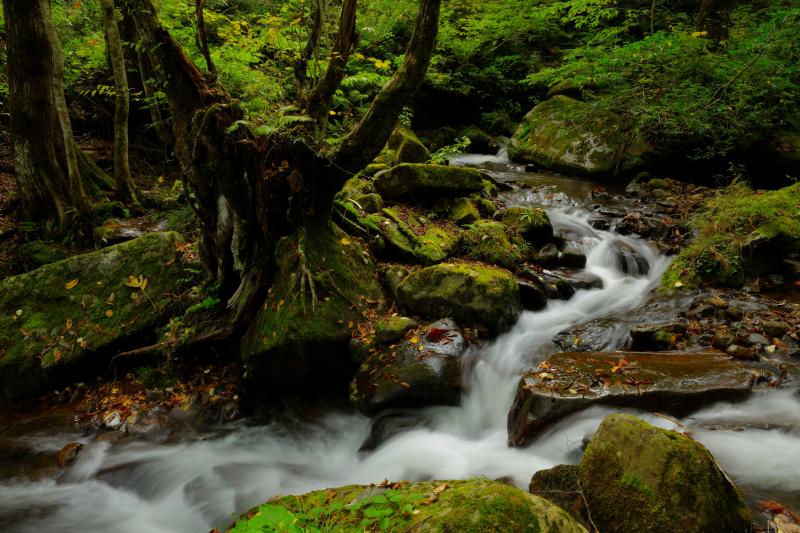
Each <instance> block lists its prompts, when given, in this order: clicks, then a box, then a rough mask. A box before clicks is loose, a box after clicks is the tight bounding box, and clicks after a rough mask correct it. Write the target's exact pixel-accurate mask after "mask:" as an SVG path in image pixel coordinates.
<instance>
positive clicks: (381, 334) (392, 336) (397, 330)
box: [375, 316, 417, 344]
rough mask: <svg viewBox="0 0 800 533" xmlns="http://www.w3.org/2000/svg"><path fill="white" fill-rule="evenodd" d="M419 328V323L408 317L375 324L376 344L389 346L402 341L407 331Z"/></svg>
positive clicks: (388, 319)
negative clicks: (391, 343)
mask: <svg viewBox="0 0 800 533" xmlns="http://www.w3.org/2000/svg"><path fill="white" fill-rule="evenodd" d="M415 327H417V321H416V320H414V319H413V318H408V317H406V316H394V317H388V318H384V319H381V320H378V321H377V322H376V323H375V343H376V344H388V343H390V342H395V341H397V340H400V339H401V338H402V337H403V335H405V333H406V331H408V330H410V329H411V328H415Z"/></svg>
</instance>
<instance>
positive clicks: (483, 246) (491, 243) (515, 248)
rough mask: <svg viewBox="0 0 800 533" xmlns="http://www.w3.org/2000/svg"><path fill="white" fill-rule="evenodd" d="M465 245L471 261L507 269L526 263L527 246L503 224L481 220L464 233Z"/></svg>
mask: <svg viewBox="0 0 800 533" xmlns="http://www.w3.org/2000/svg"><path fill="white" fill-rule="evenodd" d="M463 243H464V248H465V250H466V255H467V257H469V258H470V259H476V260H478V261H484V262H486V263H492V264H495V265H500V266H504V267H507V268H515V267H518V266H519V265H521V264H522V263H523V262H524V261H525V253H526V251H527V246H526V244H525V243H524V242H523V241H522V240H521V239H519V237H518V236H517V234H516V232H513V231H510V230H509V228H508V227H506V225H505V224H503V223H501V222H493V221H490V220H479V221H478V222H475V223H474V224H471V225H470V226H469V227H468V228H467V230H466V231H465V232H464V238H463Z"/></svg>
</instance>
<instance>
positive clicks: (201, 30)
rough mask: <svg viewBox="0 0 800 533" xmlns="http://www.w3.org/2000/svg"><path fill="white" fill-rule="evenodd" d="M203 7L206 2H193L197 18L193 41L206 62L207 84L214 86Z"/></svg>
mask: <svg viewBox="0 0 800 533" xmlns="http://www.w3.org/2000/svg"><path fill="white" fill-rule="evenodd" d="M205 5H206V0H195V15H196V16H197V33H195V39H196V41H197V47H198V48H199V49H200V52H201V53H202V54H203V58H205V60H206V68H208V84H209V85H214V84H215V83H217V67H215V66H214V62H213V61H212V60H211V50H210V48H209V47H208V32H206V19H205V16H204V14H203V10H204V8H205Z"/></svg>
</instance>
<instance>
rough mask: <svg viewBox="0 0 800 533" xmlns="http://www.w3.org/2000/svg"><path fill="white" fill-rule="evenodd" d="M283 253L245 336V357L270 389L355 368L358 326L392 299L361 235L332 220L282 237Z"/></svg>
mask: <svg viewBox="0 0 800 533" xmlns="http://www.w3.org/2000/svg"><path fill="white" fill-rule="evenodd" d="M275 256H276V259H277V262H278V272H277V275H276V281H275V284H274V286H273V287H272V289H271V291H270V293H269V295H268V296H267V299H266V301H265V302H264V305H263V307H262V309H261V310H260V311H259V312H258V314H257V315H256V318H255V319H254V320H253V322H252V323H251V325H250V327H249V328H248V329H247V331H246V332H245V334H244V336H243V338H242V344H241V353H242V359H243V360H244V362H245V363H246V365H247V368H248V371H249V373H250V374H251V375H252V376H253V378H254V380H255V381H256V383H257V384H258V385H259V386H260V387H263V388H264V389H265V390H268V389H269V388H285V387H291V386H293V385H296V384H297V383H298V382H299V381H300V380H303V379H305V378H307V377H309V376H314V377H318V378H319V377H321V378H325V376H326V375H327V376H328V377H330V378H331V379H332V378H333V376H338V373H341V372H342V370H343V369H344V368H347V363H348V361H349V355H348V351H349V341H350V338H351V336H352V330H353V328H354V327H355V325H356V324H358V323H359V322H361V321H363V320H364V314H365V313H369V312H370V311H371V310H374V309H376V308H381V307H382V306H383V305H384V293H383V289H382V288H381V285H380V284H379V283H378V274H377V268H376V266H375V264H374V262H373V261H372V259H371V258H370V256H369V254H368V253H367V251H366V250H365V249H364V247H363V246H362V245H361V243H360V242H359V241H357V240H355V239H351V238H350V237H348V236H347V235H345V234H344V233H343V232H342V231H341V230H340V229H339V228H337V227H336V226H334V225H333V224H330V223H325V222H317V223H315V224H313V225H311V226H309V227H307V228H304V229H302V230H299V231H298V232H296V233H295V234H294V235H292V236H290V237H285V238H283V239H281V240H280V241H279V242H278V245H277V247H276V250H275ZM312 290H313V293H312Z"/></svg>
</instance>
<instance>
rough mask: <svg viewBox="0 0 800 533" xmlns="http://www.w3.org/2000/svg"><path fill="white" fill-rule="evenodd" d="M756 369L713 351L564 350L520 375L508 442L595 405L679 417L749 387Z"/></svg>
mask: <svg viewBox="0 0 800 533" xmlns="http://www.w3.org/2000/svg"><path fill="white" fill-rule="evenodd" d="M758 375H759V371H758V370H757V368H756V367H753V366H750V365H748V364H746V363H743V362H740V361H734V360H732V359H731V358H729V357H726V356H725V355H722V354H719V353H684V352H658V353H620V352H614V353H604V352H600V353H594V352H566V353H561V354H557V355H555V356H553V357H551V358H550V359H548V360H546V361H544V362H542V363H541V364H540V365H539V367H538V368H537V369H536V370H533V371H530V372H528V373H527V374H525V375H524V376H523V377H522V379H520V382H519V385H518V387H517V394H516V397H515V399H514V404H513V405H512V407H511V411H510V412H509V415H508V434H509V442H510V443H511V444H512V445H515V446H524V445H525V444H527V443H528V442H530V440H531V439H532V438H533V437H535V436H536V435H537V434H538V433H539V432H541V431H542V429H544V428H545V427H547V426H548V425H550V424H552V423H553V422H555V421H557V420H560V419H562V418H563V417H565V416H567V415H569V414H571V413H574V412H576V411H579V410H581V409H583V408H585V407H588V406H590V405H595V404H604V405H614V406H619V407H636V408H639V409H646V410H658V411H662V412H667V413H670V414H673V415H678V416H680V415H682V414H686V413H688V412H690V411H691V410H693V409H697V408H699V407H701V406H703V405H706V404H707V403H710V402H713V401H717V400H736V399H741V398H744V397H746V396H747V395H748V394H749V393H750V391H751V390H752V388H753V386H754V384H755V381H756V378H757V376H758Z"/></svg>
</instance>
